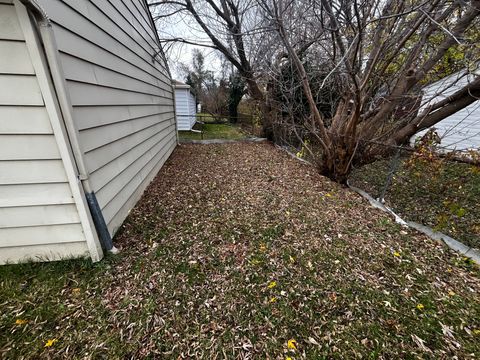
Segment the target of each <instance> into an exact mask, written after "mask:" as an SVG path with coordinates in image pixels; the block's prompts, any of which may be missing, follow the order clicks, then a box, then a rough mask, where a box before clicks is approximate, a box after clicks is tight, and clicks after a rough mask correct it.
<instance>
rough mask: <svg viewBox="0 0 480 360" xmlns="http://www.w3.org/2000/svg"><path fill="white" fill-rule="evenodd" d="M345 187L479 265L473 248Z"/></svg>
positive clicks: (397, 221) (401, 222)
mask: <svg viewBox="0 0 480 360" xmlns="http://www.w3.org/2000/svg"><path fill="white" fill-rule="evenodd" d="M278 148H279V149H282V150H283V151H285V152H287V154H289V155H290V156H292V157H293V158H295V159H297V160H300V161H301V162H303V163H306V164H310V165H313V164H312V163H311V162H309V161H306V160H304V159H301V158H299V157H298V156H296V155H295V154H294V153H292V152H291V151H289V150H288V149H285V148H284V147H281V146H278ZM347 186H348V187H349V188H350V189H351V190H352V191H355V192H356V193H357V194H359V195H360V196H362V197H363V198H365V199H367V200H368V201H369V202H370V205H372V206H373V207H375V208H377V209H380V210H382V211H385V212H386V213H389V214H390V215H392V216H393V218H394V219H395V222H396V223H399V224H401V225H403V226H408V227H410V228H412V229H415V230H417V231H419V232H421V233H422V234H425V235H427V236H428V237H429V238H431V239H433V240H436V241H440V242H443V243H444V244H445V245H447V246H448V247H449V248H450V249H452V250H455V251H457V252H459V253H460V254H462V255H463V256H466V257H468V258H470V259H472V260H473V261H474V262H476V263H477V264H478V265H480V251H479V250H476V249H474V248H471V247H469V246H467V245H465V244H463V243H461V242H460V241H458V240H455V239H454V238H451V237H450V236H448V235H445V234H443V233H441V232H439V231H435V230H433V229H432V228H430V227H428V226H425V225H422V224H418V223H416V222H413V221H405V220H403V219H402V218H401V217H400V216H398V215H397V214H396V213H395V212H394V211H393V210H392V209H390V208H389V207H388V206H385V205H384V204H383V203H381V202H380V201H378V200H376V199H374V198H373V197H372V196H370V194H368V193H367V192H365V191H363V190H362V189H359V188H357V187H355V186H352V185H350V184H349V183H348V181H347Z"/></svg>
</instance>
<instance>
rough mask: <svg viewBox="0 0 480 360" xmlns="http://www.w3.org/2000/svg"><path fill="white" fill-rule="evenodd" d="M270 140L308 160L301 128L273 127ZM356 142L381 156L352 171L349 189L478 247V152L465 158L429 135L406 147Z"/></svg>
mask: <svg viewBox="0 0 480 360" xmlns="http://www.w3.org/2000/svg"><path fill="white" fill-rule="evenodd" d="M274 136H275V142H276V143H277V144H278V145H280V146H282V147H285V148H287V149H288V150H289V151H290V152H293V153H295V154H296V155H297V156H299V157H302V158H305V159H306V160H310V161H311V160H312V159H309V156H310V155H309V154H308V153H307V152H306V151H305V147H304V145H305V143H306V142H307V143H309V146H310V147H314V146H315V145H314V144H312V136H309V132H308V131H307V129H305V128H304V127H302V126H299V125H292V123H285V124H283V126H282V123H276V125H275V132H274ZM308 139H309V140H308ZM360 142H362V144H361V145H362V146H372V147H383V148H384V151H383V154H387V155H385V156H382V157H378V158H375V159H372V160H371V162H369V163H368V164H366V165H363V166H359V167H357V168H354V169H353V171H352V173H351V175H350V176H349V183H350V184H351V185H353V186H355V187H357V188H360V189H362V190H364V191H365V192H367V193H368V194H370V195H371V196H372V197H373V198H375V199H377V200H378V201H380V202H382V203H384V204H385V205H386V206H388V207H389V208H391V209H392V210H393V211H394V212H395V213H397V214H398V215H400V216H401V217H402V218H403V219H405V220H409V221H414V222H417V223H420V224H423V225H426V226H429V227H431V228H433V229H434V230H436V231H440V232H443V233H445V234H447V235H449V236H451V237H453V238H455V239H457V240H458V241H461V242H463V243H464V244H466V245H468V246H470V247H474V248H480V220H479V219H480V166H479V164H480V162H479V160H480V155H479V154H480V152H474V151H472V152H471V153H470V154H468V156H466V155H465V154H463V155H461V154H459V153H455V152H449V151H448V149H447V148H445V147H443V146H442V145H441V144H440V143H439V139H438V138H437V137H436V135H435V133H433V132H431V133H429V134H428V135H425V137H424V138H423V140H421V141H419V142H417V143H416V144H412V145H411V146H409V145H407V146H392V145H388V144H385V143H382V142H377V141H371V140H360Z"/></svg>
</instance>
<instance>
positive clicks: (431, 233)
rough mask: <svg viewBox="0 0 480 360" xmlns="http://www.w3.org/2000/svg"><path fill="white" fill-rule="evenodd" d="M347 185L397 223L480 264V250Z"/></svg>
mask: <svg viewBox="0 0 480 360" xmlns="http://www.w3.org/2000/svg"><path fill="white" fill-rule="evenodd" d="M347 185H348V187H349V188H350V189H351V190H352V191H355V192H356V193H358V194H359V195H361V196H362V197H364V198H365V199H367V200H368V201H369V202H370V204H371V205H372V206H374V207H376V208H377V209H380V210H382V211H385V212H387V213H389V214H390V215H392V216H393V217H394V218H395V222H397V223H399V224H401V225H403V226H408V227H410V228H412V229H415V230H417V231H419V232H421V233H423V234H425V235H427V236H428V237H429V238H431V239H433V240H436V241H440V242H443V243H445V244H446V245H447V246H448V247H449V248H450V249H452V250H455V251H457V252H459V253H460V254H462V255H463V256H466V257H468V258H470V259H472V260H473V261H474V262H476V263H477V264H478V265H480V252H479V251H478V250H476V249H474V248H471V247H469V246H467V245H465V244H463V243H461V242H460V241H458V240H455V239H454V238H452V237H450V236H448V235H446V234H444V233H441V232H439V231H435V230H433V229H432V228H430V227H428V226H425V225H422V224H419V223H416V222H414V221H405V220H403V219H402V218H401V217H400V216H398V215H397V214H396V213H395V212H394V211H393V210H392V209H390V208H389V207H388V206H385V205H384V204H382V203H381V202H380V201H378V200H376V199H374V198H373V197H372V196H370V195H369V194H368V193H366V192H365V191H363V190H361V189H359V188H357V187H355V186H352V185H350V184H349V183H348V182H347Z"/></svg>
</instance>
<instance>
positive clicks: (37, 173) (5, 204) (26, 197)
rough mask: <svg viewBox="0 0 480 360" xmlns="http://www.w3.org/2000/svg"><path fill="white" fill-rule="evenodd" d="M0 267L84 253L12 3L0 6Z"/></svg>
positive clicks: (63, 175) (65, 178)
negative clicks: (10, 263) (8, 263)
mask: <svg viewBox="0 0 480 360" xmlns="http://www.w3.org/2000/svg"><path fill="white" fill-rule="evenodd" d="M0 54H2V55H3V54H8V56H0V264H1V263H6V262H18V261H26V260H28V259H33V260H37V261H39V260H57V259H60V258H64V257H72V256H75V257H78V256H83V255H85V254H86V253H88V249H87V245H86V241H85V236H84V233H83V231H82V227H81V224H80V219H79V215H78V211H77V208H76V205H75V202H74V200H73V195H72V191H71V189H70V185H69V183H68V180H67V176H66V172H65V169H64V166H63V162H62V160H61V156H60V152H59V149H58V145H57V142H56V139H55V136H54V134H53V130H52V126H51V123H50V118H49V115H48V113H47V110H46V108H45V106H44V102H43V96H42V92H41V90H40V86H39V83H38V80H37V77H36V74H35V71H34V68H33V64H32V61H31V59H30V54H29V52H28V49H27V45H26V43H25V37H24V35H23V31H22V29H21V27H20V24H19V22H18V18H17V15H16V11H15V8H14V6H13V5H5V4H0Z"/></svg>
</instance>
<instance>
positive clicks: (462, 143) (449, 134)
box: [414, 73, 480, 151]
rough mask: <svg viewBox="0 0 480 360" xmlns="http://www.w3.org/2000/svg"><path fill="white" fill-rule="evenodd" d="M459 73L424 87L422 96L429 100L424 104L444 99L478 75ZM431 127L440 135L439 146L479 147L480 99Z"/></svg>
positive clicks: (421, 133) (452, 148)
mask: <svg viewBox="0 0 480 360" xmlns="http://www.w3.org/2000/svg"><path fill="white" fill-rule="evenodd" d="M461 74H462V73H457V74H453V75H450V76H448V77H446V78H444V79H442V80H439V81H437V82H436V83H433V84H431V85H429V86H428V87H426V88H425V89H424V97H423V98H424V101H425V102H427V101H429V102H428V103H426V104H424V106H426V105H430V104H434V103H436V102H439V101H442V100H444V99H445V98H446V97H447V96H450V95H452V94H453V93H455V92H456V91H458V90H460V89H461V88H462V87H464V86H466V85H467V84H468V82H469V81H473V79H474V77H475V76H478V75H474V74H470V75H468V76H461ZM433 127H434V128H435V129H436V131H437V133H438V135H439V136H440V137H441V146H442V147H445V148H446V149H447V150H459V151H461V150H467V149H478V148H480V101H476V102H474V103H472V104H470V105H469V106H467V107H466V108H464V109H462V110H460V111H458V112H456V113H455V114H452V115H450V116H449V117H447V118H446V119H444V120H442V121H440V122H438V123H437V124H435V125H434V126H433ZM426 131H427V130H424V131H421V132H419V133H418V134H416V135H415V136H414V138H418V137H421V136H423V135H424V134H425V133H426Z"/></svg>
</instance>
